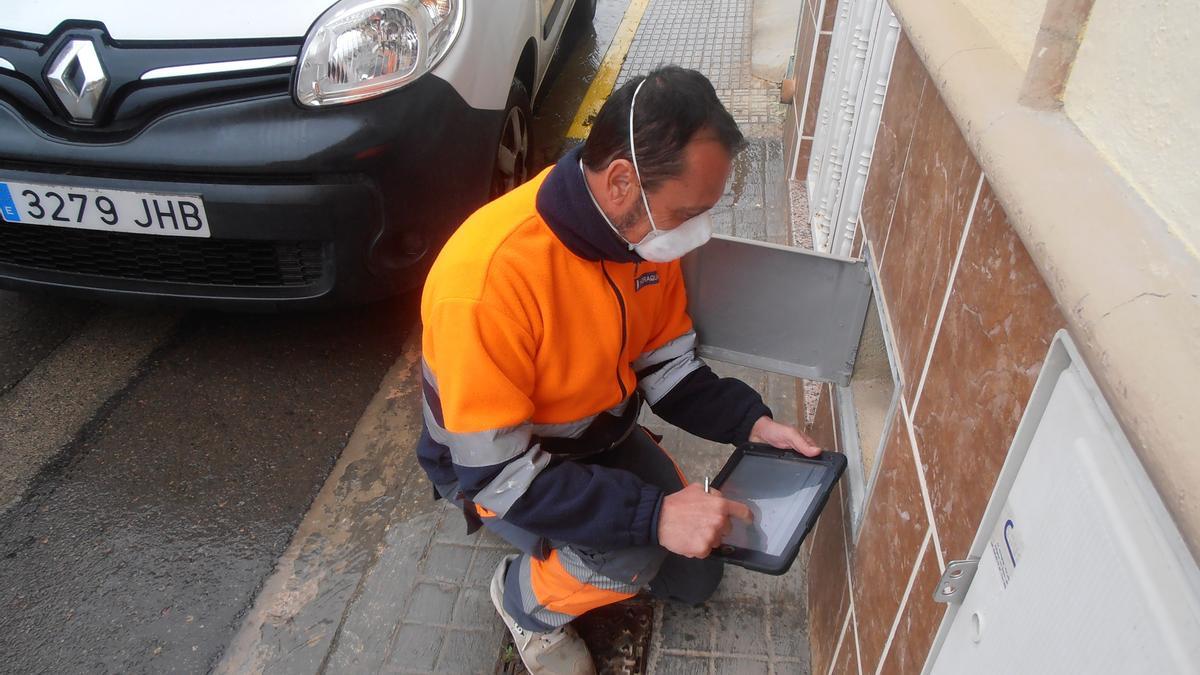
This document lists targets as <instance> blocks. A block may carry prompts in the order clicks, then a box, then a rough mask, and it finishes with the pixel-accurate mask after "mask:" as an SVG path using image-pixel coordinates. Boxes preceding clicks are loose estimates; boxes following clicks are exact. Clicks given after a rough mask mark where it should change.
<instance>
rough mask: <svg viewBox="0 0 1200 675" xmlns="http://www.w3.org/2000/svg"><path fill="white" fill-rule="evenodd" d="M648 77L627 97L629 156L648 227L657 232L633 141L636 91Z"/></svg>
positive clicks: (640, 88)
mask: <svg viewBox="0 0 1200 675" xmlns="http://www.w3.org/2000/svg"><path fill="white" fill-rule="evenodd" d="M648 79H650V78H648V77H645V78H642V81H641V82H638V86H637V87H636V88H634V90H633V96H632V97H631V98H630V99H629V158H630V159H632V160H633V173H634V174H635V175H636V176H637V179H638V192H641V193H642V206H645V207H646V218H648V219H649V220H650V229H651V230H653V231H655V232H658V226H657V225H655V224H654V216H653V215H652V214H651V213H650V200H648V199H647V198H646V190H645V189H643V187H642V172H641V170H639V169H638V163H637V149H636V148H635V147H634V143H633V106H634V104H635V103H637V95H638V92H639V91H641V90H642V85H643V84H646V80H648Z"/></svg>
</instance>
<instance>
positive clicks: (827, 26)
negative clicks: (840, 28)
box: [814, 0, 838, 30]
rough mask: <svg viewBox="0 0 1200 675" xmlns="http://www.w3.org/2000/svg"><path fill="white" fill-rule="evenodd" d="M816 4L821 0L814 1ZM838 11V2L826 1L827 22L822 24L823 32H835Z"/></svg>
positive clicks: (834, 0)
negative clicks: (834, 25)
mask: <svg viewBox="0 0 1200 675" xmlns="http://www.w3.org/2000/svg"><path fill="white" fill-rule="evenodd" d="M814 2H820V0H814ZM837 9H838V0H825V20H824V21H823V22H822V23H821V30H833V24H834V19H836V18H837Z"/></svg>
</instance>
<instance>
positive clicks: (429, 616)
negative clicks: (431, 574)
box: [405, 583, 459, 624]
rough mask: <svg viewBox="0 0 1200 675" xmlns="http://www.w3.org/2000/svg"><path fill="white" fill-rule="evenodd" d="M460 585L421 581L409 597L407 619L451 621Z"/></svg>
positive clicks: (436, 621)
mask: <svg viewBox="0 0 1200 675" xmlns="http://www.w3.org/2000/svg"><path fill="white" fill-rule="evenodd" d="M458 591H459V587H458V586H456V585H454V584H435V583H421V584H418V585H417V587H416V588H415V589H413V593H412V596H411V597H410V598H409V599H408V612H407V614H406V615H405V620H406V621H411V622H416V623H433V624H445V623H448V622H449V621H450V613H451V611H452V610H453V609H454V602H455V600H457V599H458Z"/></svg>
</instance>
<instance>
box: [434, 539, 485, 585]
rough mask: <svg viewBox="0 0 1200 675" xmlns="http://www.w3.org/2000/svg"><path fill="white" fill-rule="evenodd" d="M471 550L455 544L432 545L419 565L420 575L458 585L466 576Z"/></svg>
mask: <svg viewBox="0 0 1200 675" xmlns="http://www.w3.org/2000/svg"><path fill="white" fill-rule="evenodd" d="M471 551H472V549H470V548H468V547H466V546H458V545H455V544H434V545H433V546H432V547H431V548H430V550H429V553H428V554H427V555H426V556H425V560H423V561H422V563H421V573H422V574H424V575H425V576H427V577H430V578H433V579H436V580H438V581H448V582H452V583H459V582H461V581H462V580H463V578H464V577H465V576H466V574H467V566H468V565H469V564H470V562H471Z"/></svg>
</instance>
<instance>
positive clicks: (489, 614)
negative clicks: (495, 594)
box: [450, 588, 502, 627]
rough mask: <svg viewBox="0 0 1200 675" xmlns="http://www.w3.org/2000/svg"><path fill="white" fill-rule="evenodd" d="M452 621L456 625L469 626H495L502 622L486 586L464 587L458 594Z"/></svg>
mask: <svg viewBox="0 0 1200 675" xmlns="http://www.w3.org/2000/svg"><path fill="white" fill-rule="evenodd" d="M450 621H451V623H452V624H453V625H455V626H468V627H481V626H486V627H495V626H498V625H501V624H502V622H501V619H500V615H499V614H497V613H496V608H495V607H493V606H492V599H491V597H490V596H489V595H488V590H487V589H486V588H464V589H463V590H462V592H461V593H459V594H458V603H457V604H455V606H454V613H453V614H452V616H451V620H450Z"/></svg>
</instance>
